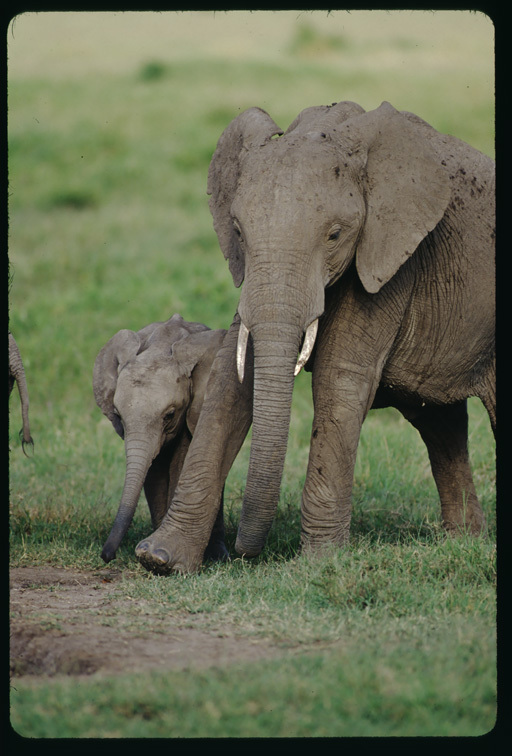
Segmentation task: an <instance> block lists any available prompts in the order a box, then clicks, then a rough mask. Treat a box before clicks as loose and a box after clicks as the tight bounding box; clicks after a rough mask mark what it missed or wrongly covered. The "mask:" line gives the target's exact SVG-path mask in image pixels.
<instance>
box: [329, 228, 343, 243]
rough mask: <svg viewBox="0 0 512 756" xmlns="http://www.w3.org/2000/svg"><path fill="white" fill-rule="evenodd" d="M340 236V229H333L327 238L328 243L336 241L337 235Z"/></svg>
mask: <svg viewBox="0 0 512 756" xmlns="http://www.w3.org/2000/svg"><path fill="white" fill-rule="evenodd" d="M340 234H341V228H339V227H338V228H333V229H332V231H331V233H330V234H329V236H328V237H327V240H328V241H336V239H338V238H339V235H340Z"/></svg>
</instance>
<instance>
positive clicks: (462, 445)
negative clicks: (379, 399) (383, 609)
mask: <svg viewBox="0 0 512 756" xmlns="http://www.w3.org/2000/svg"><path fill="white" fill-rule="evenodd" d="M402 413H403V414H404V416H405V417H406V418H407V419H408V420H409V421H410V422H411V423H412V425H414V427H415V428H417V430H418V431H419V433H420V435H421V437H422V439H423V441H424V442H425V445H426V447H427V450H428V455H429V458H430V465H431V468H432V473H433V475H434V479H435V482H436V486H437V490H438V492H439V497H440V499H441V512H442V517H443V525H444V527H445V528H446V530H447V531H448V532H449V533H450V534H452V535H458V534H460V533H464V532H466V533H467V532H469V533H472V534H480V533H482V532H483V531H484V530H485V527H486V525H485V518H484V515H483V512H482V508H481V506H480V503H479V501H478V498H477V495H476V491H475V486H474V483H473V475H472V473H471V467H470V462H469V454H468V413H467V406H466V401H462V402H457V403H456V404H451V405H446V406H425V407H421V408H420V409H418V410H417V411H404V410H402Z"/></svg>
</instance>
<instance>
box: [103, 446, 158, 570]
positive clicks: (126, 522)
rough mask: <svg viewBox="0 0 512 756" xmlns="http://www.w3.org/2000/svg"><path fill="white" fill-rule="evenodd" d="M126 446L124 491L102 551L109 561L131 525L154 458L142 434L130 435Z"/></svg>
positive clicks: (104, 558)
mask: <svg viewBox="0 0 512 756" xmlns="http://www.w3.org/2000/svg"><path fill="white" fill-rule="evenodd" d="M125 447H126V476H125V480H124V488H123V493H122V496H121V501H120V503H119V508H118V510H117V514H116V519H115V520H114V524H113V525H112V530H111V531H110V534H109V536H108V538H107V540H106V542H105V545H104V546H103V550H102V552H101V558H102V559H103V561H104V562H107V563H108V562H111V561H112V559H114V558H115V555H116V551H117V549H118V548H119V544H120V543H121V541H122V540H123V538H124V536H125V535H126V532H127V531H128V528H129V527H130V525H131V522H132V520H133V516H134V514H135V509H136V507H137V503H138V501H139V498H140V494H141V491H142V486H143V485H144V481H145V479H146V474H147V472H148V470H149V466H150V464H151V461H152V458H153V457H152V455H151V454H149V450H148V444H147V441H146V438H145V437H144V436H142V435H130V437H129V438H127V439H126V444H125Z"/></svg>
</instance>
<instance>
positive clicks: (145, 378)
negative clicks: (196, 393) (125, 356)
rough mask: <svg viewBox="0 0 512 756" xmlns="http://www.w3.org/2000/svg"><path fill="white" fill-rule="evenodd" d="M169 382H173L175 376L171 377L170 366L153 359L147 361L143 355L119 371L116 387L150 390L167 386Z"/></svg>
mask: <svg viewBox="0 0 512 756" xmlns="http://www.w3.org/2000/svg"><path fill="white" fill-rule="evenodd" d="M171 381H174V382H175V381H176V376H175V375H173V372H172V370H171V368H170V365H162V364H160V363H157V362H155V360H153V359H147V358H145V355H144V353H143V354H141V355H138V357H137V359H136V360H133V361H132V362H130V363H128V364H127V365H126V367H125V368H124V370H122V371H121V373H120V375H119V379H118V386H126V385H131V386H140V387H142V388H144V389H147V390H150V389H151V388H152V387H154V386H156V385H161V384H168V383H170V382H171Z"/></svg>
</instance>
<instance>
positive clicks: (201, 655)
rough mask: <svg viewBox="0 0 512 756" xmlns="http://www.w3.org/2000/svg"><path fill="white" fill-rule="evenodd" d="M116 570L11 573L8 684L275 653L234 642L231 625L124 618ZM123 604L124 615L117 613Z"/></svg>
mask: <svg viewBox="0 0 512 756" xmlns="http://www.w3.org/2000/svg"><path fill="white" fill-rule="evenodd" d="M121 578H122V573H121V572H120V571H112V572H107V573H106V572H105V571H102V572H101V573H100V572H98V573H94V572H84V571H78V570H67V569H59V568H55V567H20V568H14V569H12V570H11V572H10V609H11V638H10V663H11V675H12V678H13V684H15V682H14V681H15V679H16V678H20V677H24V678H25V679H27V676H30V675H32V676H38V677H39V679H40V678H41V677H48V676H55V675H71V676H78V675H109V676H112V675H116V674H121V673H122V674H126V673H131V672H138V671H144V670H150V669H153V668H154V669H160V670H161V669H166V668H167V669H184V668H187V667H193V668H206V667H211V666H221V667H224V666H226V665H228V664H233V663H236V662H238V661H244V662H247V661H251V660H257V659H258V658H261V657H266V658H268V657H271V656H275V655H282V654H283V649H282V648H278V647H277V646H274V645H272V644H270V643H269V642H267V641H263V642H260V641H253V640H250V639H247V638H242V637H237V636H236V628H233V627H228V626H226V627H224V628H216V629H215V630H208V631H207V630H205V629H204V628H200V627H198V626H196V627H194V624H195V623H196V624H197V625H199V623H200V621H199V620H194V618H193V616H191V617H187V619H186V627H184V626H183V624H184V622H183V619H184V618H183V615H181V616H179V617H178V616H177V615H176V616H173V614H172V613H169V614H167V615H166V616H165V618H161V617H160V618H155V617H154V615H151V614H150V613H149V609H150V606H149V602H148V606H147V610H148V615H147V617H148V619H147V621H146V618H145V616H144V609H145V607H144V602H140V601H138V607H137V608H138V611H139V622H135V623H127V622H126V621H123V619H125V618H126V616H127V615H129V614H130V612H133V602H130V599H129V598H127V597H126V595H125V592H121V591H120V590H119V583H120V581H121ZM123 607H124V608H125V609H126V612H123ZM33 679H35V678H33Z"/></svg>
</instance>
